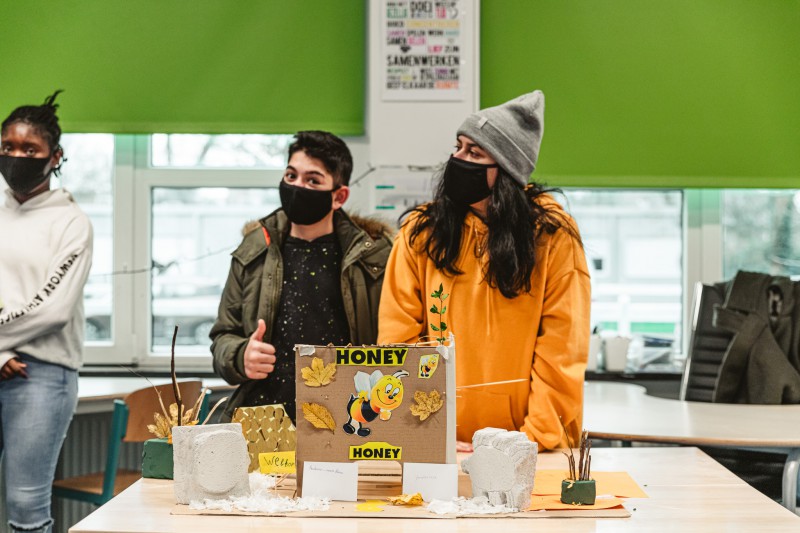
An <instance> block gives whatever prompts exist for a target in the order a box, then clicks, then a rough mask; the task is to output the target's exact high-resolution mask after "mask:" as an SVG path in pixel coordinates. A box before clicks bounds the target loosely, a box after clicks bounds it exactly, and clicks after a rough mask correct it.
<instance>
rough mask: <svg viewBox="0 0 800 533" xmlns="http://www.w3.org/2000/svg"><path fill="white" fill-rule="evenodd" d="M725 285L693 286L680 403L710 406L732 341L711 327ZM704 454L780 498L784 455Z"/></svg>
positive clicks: (716, 450)
mask: <svg viewBox="0 0 800 533" xmlns="http://www.w3.org/2000/svg"><path fill="white" fill-rule="evenodd" d="M726 290H727V283H715V284H713V285H707V284H703V283H698V284H697V285H695V290H694V298H693V303H692V334H691V340H690V342H689V353H688V354H687V357H686V366H685V367H684V370H683V379H682V381H681V391H680V399H681V400H686V401H690V402H711V401H712V399H713V395H714V390H715V388H716V385H717V377H718V376H719V370H720V367H721V366H722V360H723V358H724V356H725V352H726V351H727V349H728V344H729V343H730V341H731V339H733V334H732V333H730V332H729V331H726V330H723V329H721V328H717V327H715V326H714V306H716V305H722V304H723V303H724V302H725V293H726ZM702 449H703V451H704V452H705V453H707V454H708V455H710V456H711V457H713V458H714V459H715V460H716V461H717V462H719V463H720V464H722V465H723V466H724V467H725V468H727V469H728V470H730V471H732V472H733V473H734V474H736V475H737V476H739V477H740V478H742V479H743V480H744V481H746V482H747V483H748V484H750V485H751V486H753V487H754V488H756V489H757V490H759V491H760V492H761V493H763V494H765V495H767V496H769V497H770V498H772V499H773V500H780V498H781V488H782V487H781V480H782V478H783V467H784V464H785V462H786V454H785V453H783V454H782V453H773V452H767V451H760V450H752V449H747V450H743V449H738V448H708V447H705V448H702Z"/></svg>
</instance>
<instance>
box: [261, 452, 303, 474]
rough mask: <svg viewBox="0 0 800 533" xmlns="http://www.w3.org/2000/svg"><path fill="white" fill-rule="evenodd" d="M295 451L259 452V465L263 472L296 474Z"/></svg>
mask: <svg viewBox="0 0 800 533" xmlns="http://www.w3.org/2000/svg"><path fill="white" fill-rule="evenodd" d="M294 453H295V452H272V453H260V454H258V466H259V470H260V471H261V473H262V474H295V473H297V467H296V463H295V455H294Z"/></svg>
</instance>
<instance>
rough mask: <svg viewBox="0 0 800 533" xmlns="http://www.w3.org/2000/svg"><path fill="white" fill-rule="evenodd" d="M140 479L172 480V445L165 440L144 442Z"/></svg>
mask: <svg viewBox="0 0 800 533" xmlns="http://www.w3.org/2000/svg"><path fill="white" fill-rule="evenodd" d="M142 477H149V478H155V479H172V444H169V443H168V442H167V439H150V440H147V441H145V442H144V451H143V452H142Z"/></svg>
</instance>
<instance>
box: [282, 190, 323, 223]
mask: <svg viewBox="0 0 800 533" xmlns="http://www.w3.org/2000/svg"><path fill="white" fill-rule="evenodd" d="M278 189H279V191H280V195H281V207H283V211H284V212H285V213H286V216H287V217H289V222H291V223H292V224H300V225H301V226H308V225H311V224H316V223H317V222H319V221H320V220H322V219H323V218H325V215H327V214H328V213H330V212H331V209H333V195H332V194H331V193H332V192H333V191H332V190H331V191H318V190H315V189H307V188H305V187H296V186H294V185H289V184H288V183H286V182H285V181H281V184H280V186H279V188H278Z"/></svg>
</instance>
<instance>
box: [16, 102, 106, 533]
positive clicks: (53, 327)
mask: <svg viewBox="0 0 800 533" xmlns="http://www.w3.org/2000/svg"><path fill="white" fill-rule="evenodd" d="M57 95H58V92H56V93H55V94H53V95H52V96H50V97H49V98H48V99H47V100H46V101H45V103H44V104H43V105H40V106H22V107H19V108H17V109H15V110H14V111H13V112H12V113H11V115H9V117H8V118H7V119H6V120H4V121H3V123H2V130H0V174H2V175H3V177H4V178H5V181H6V183H7V184H8V189H7V190H6V191H5V202H4V203H3V204H2V205H0V455H2V460H3V473H4V475H5V482H6V504H7V509H8V524H9V526H10V527H11V530H12V531H37V532H38V531H42V532H49V531H51V529H52V524H53V519H52V517H51V516H50V500H51V494H52V491H51V484H52V482H53V476H54V474H55V468H56V461H57V460H58V454H59V451H60V449H61V444H62V443H63V441H64V437H65V436H66V434H67V428H68V427H69V423H70V420H72V414H73V412H74V411H75V407H76V405H77V399H78V368H79V367H80V365H81V360H82V353H83V331H84V313H83V286H84V284H85V283H86V278H87V276H88V275H89V268H90V267H91V263H92V226H91V223H90V222H89V218H88V217H87V216H86V215H85V214H84V213H83V211H81V210H80V208H79V207H78V206H77V204H76V203H75V200H73V198H72V196H71V195H70V194H69V193H68V192H67V191H66V190H64V189H61V188H59V189H53V190H51V189H50V177H51V175H53V174H56V173H57V172H58V170H59V168H60V167H61V163H62V159H63V155H64V154H63V150H62V149H61V146H60V145H59V141H60V138H61V128H60V126H59V124H58V117H57V116H56V108H57V107H58V106H57V105H56V104H55V103H54V101H55V98H56V96H57Z"/></svg>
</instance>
